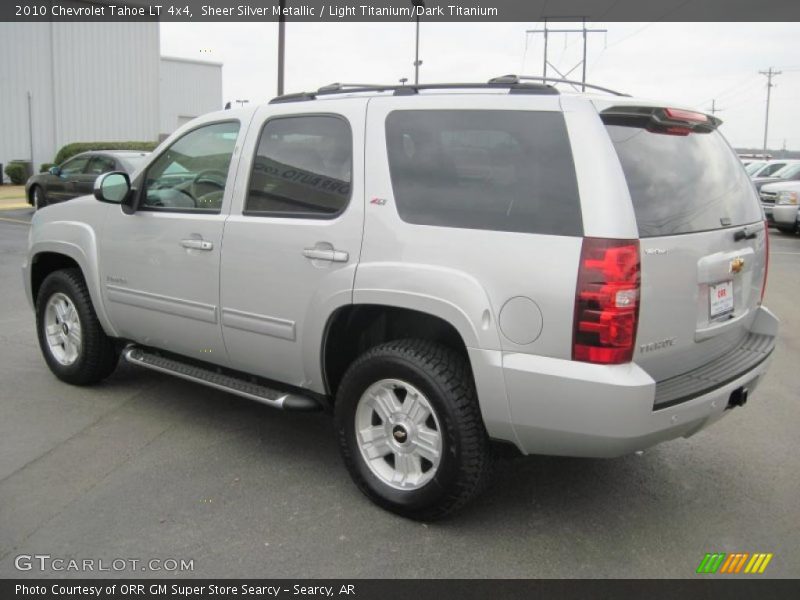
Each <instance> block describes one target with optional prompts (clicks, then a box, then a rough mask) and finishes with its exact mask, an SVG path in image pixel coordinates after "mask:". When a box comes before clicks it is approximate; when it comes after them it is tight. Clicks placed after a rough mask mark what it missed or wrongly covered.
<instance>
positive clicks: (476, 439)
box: [24, 77, 778, 520]
mask: <svg viewBox="0 0 800 600" xmlns="http://www.w3.org/2000/svg"><path fill="white" fill-rule="evenodd" d="M454 87H458V88H463V89H457V90H456V89H451V88H454ZM718 125H719V120H718V119H716V118H715V117H713V116H709V115H705V114H700V113H697V112H693V111H690V110H685V109H681V108H675V107H673V106H671V105H666V106H665V105H663V104H658V103H653V102H648V101H644V100H636V99H633V98H630V97H627V96H622V95H613V94H610V95H604V94H596V95H589V94H560V93H559V92H558V91H557V90H556V89H555V88H553V87H551V86H549V85H544V84H541V83H539V84H533V83H524V82H520V81H519V80H518V79H516V78H513V77H507V78H502V79H499V80H494V81H492V82H490V83H488V84H475V85H467V84H464V85H458V86H454V85H452V84H450V85H424V86H414V87H411V86H405V87H397V88H395V87H392V86H379V87H375V88H372V87H362V88H359V87H348V86H343V85H334V86H328V87H327V88H323V89H321V90H319V91H318V92H315V93H308V94H296V95H291V96H283V97H279V98H277V99H275V100H273V101H272V102H270V103H269V104H267V105H264V106H259V107H257V108H250V109H241V110H228V111H223V112H218V113H214V114H209V115H206V116H204V117H201V118H199V119H196V120H195V121H193V122H191V123H189V124H187V125H185V126H184V127H182V128H181V129H179V130H178V131H177V132H175V133H174V134H173V135H172V136H171V137H170V138H169V139H168V140H166V141H165V142H164V143H163V144H162V145H161V146H160V147H159V148H158V149H157V150H156V151H155V152H154V153H153V155H152V157H151V158H150V159H149V161H148V163H147V164H146V165H145V166H144V167H143V168H142V169H140V170H139V171H138V172H136V173H134V174H133V175H132V176H131V177H130V179H129V177H128V175H126V174H124V173H110V174H106V175H103V176H101V177H100V178H99V179H98V180H97V182H96V184H95V196H96V199H95V198H92V197H88V196H87V197H83V198H79V199H77V200H75V201H73V202H70V203H68V204H65V205H57V206H51V207H48V208H46V209H45V210H42V211H40V212H38V213H37V214H36V215H35V217H34V220H33V226H32V228H31V233H30V247H29V254H28V258H27V261H26V264H25V266H24V279H25V287H26V290H27V294H28V298H29V300H30V302H31V304H32V306H34V307H35V310H36V322H37V326H38V335H39V342H40V345H41V349H42V352H43V354H44V358H45V360H46V362H47V364H48V366H49V367H50V369H51V370H52V371H53V373H54V374H55V375H56V376H57V377H58V378H60V379H62V380H64V381H66V382H68V383H72V384H77V385H85V384H91V383H95V382H97V381H99V380H101V379H103V378H104V377H107V376H108V375H109V374H110V373H111V372H112V371H113V370H114V368H115V365H116V364H117V362H118V359H119V356H120V354H121V355H122V357H123V358H124V360H126V361H128V362H130V363H134V364H136V365H140V366H141V367H144V368H148V369H153V370H156V371H161V372H164V373H170V374H173V375H176V376H178V377H182V378H185V379H188V380H191V381H194V382H197V383H200V384H204V385H207V386H211V387H214V388H217V389H221V390H225V391H228V392H230V393H233V394H238V395H240V396H244V397H247V398H251V399H253V400H256V401H259V402H263V403H265V404H268V405H270V406H274V407H276V408H281V409H286V410H314V409H324V410H328V411H330V412H332V413H333V415H334V423H335V428H336V434H337V436H338V440H339V445H340V447H341V452H342V455H343V457H344V462H345V464H346V465H347V468H348V469H349V471H350V474H351V476H352V478H353V479H354V481H355V483H356V484H357V485H358V487H359V488H360V489H361V490H362V491H363V492H364V493H365V494H366V495H367V496H368V497H369V498H371V499H372V500H373V501H375V502H376V503H377V504H379V505H381V506H382V507H384V508H387V509H389V510H392V511H395V512H397V513H399V514H402V515H405V516H407V517H411V518H416V519H426V520H427V519H434V518H437V517H441V516H443V515H445V514H447V513H449V512H452V511H454V510H456V509H457V508H459V507H461V506H463V505H464V504H465V503H466V502H467V501H468V500H469V499H470V498H472V497H474V496H475V495H476V494H477V492H478V491H479V490H480V489H481V486H482V485H483V484H484V483H485V482H486V480H487V474H488V472H489V466H490V462H491V460H490V459H491V456H492V452H493V447H494V443H493V442H494V441H502V442H507V443H510V444H512V445H514V446H516V448H518V449H519V451H520V452H522V453H524V454H552V455H565V456H585V457H613V456H619V455H623V454H626V453H630V452H634V451H637V450H641V449H643V448H647V447H649V446H652V445H654V444H657V443H659V442H662V441H664V440H670V439H673V438H677V437H681V436H683V437H687V436H690V435H693V434H695V433H697V432H698V431H699V430H701V429H703V428H704V427H706V426H707V425H709V424H711V423H713V422H714V421H716V420H717V419H719V418H720V417H722V416H723V415H725V414H727V413H728V412H729V409H731V408H733V407H736V406H741V405H743V404H744V403H745V402H746V401H747V398H748V395H749V393H750V392H752V391H753V389H754V388H755V387H756V385H757V384H758V382H759V381H760V380H761V378H762V377H763V375H764V373H765V371H766V369H767V364H768V359H769V357H770V354H771V353H772V350H773V348H774V346H775V337H776V334H777V329H778V322H777V320H776V318H775V317H774V316H773V315H772V313H770V311H769V310H767V309H766V308H765V307H764V306H762V299H763V293H764V286H765V283H766V274H767V255H768V240H767V232H766V228H765V226H764V222H763V218H764V217H763V214H762V211H761V208H760V206H759V203H758V198H757V196H756V193H755V191H754V189H753V186H752V185H751V184H750V181H749V179H748V177H747V174H746V173H745V171H744V169H743V168H742V166H741V163H740V162H739V160H738V159H737V157H736V154H735V153H734V152H733V150H731V148H730V147H729V146H728V144H727V143H726V142H725V140H724V139H723V137H722V135H720V133H719V132H718V131H717V126H718ZM97 200H99V202H98V201H97Z"/></svg>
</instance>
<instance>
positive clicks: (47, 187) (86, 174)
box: [25, 150, 148, 210]
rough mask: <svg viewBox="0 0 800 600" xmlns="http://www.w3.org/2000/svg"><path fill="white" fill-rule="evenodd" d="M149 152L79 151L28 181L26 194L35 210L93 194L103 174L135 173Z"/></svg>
mask: <svg viewBox="0 0 800 600" xmlns="http://www.w3.org/2000/svg"><path fill="white" fill-rule="evenodd" d="M147 155H148V153H147V152H138V151H136V152H134V151H122V150H115V151H110V150H92V151H89V152H82V153H81V154H76V155H75V156H73V157H72V158H70V159H69V160H68V161H66V162H64V163H63V164H61V165H58V166H55V167H52V168H51V169H50V170H49V171H47V172H46V173H38V174H36V175H33V176H32V177H30V178H29V179H28V181H27V182H26V183H25V197H26V198H27V199H28V204H30V205H31V206H33V207H34V208H35V209H36V210H39V209H40V208H42V207H44V206H47V205H48V204H54V203H56V202H63V201H64V200H70V199H72V198H75V197H77V196H85V195H86V194H91V193H92V191H93V189H94V181H95V179H97V178H98V177H99V176H100V175H102V174H103V173H108V172H110V171H124V172H126V173H128V174H130V173H133V172H134V171H135V170H136V169H137V168H139V166H140V165H141V164H143V163H144V159H145V158H146V157H147Z"/></svg>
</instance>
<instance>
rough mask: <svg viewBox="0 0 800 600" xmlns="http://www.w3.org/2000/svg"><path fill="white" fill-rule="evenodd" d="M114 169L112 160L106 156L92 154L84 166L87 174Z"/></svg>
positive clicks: (100, 173)
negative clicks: (87, 163)
mask: <svg viewBox="0 0 800 600" xmlns="http://www.w3.org/2000/svg"><path fill="white" fill-rule="evenodd" d="M113 170H114V161H113V160H112V159H110V158H108V157H106V156H93V157H92V159H91V160H90V161H89V166H88V167H87V168H86V173H88V174H89V175H102V174H103V173H108V172H109V171H113Z"/></svg>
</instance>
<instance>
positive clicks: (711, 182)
mask: <svg viewBox="0 0 800 600" xmlns="http://www.w3.org/2000/svg"><path fill="white" fill-rule="evenodd" d="M606 128H607V129H608V133H609V135H610V136H611V141H612V142H614V147H615V148H616V150H617V155H618V156H619V159H620V162H621V163H622V170H623V171H624V172H625V178H626V179H627V181H628V189H629V190H630V193H631V199H632V200H633V209H634V212H635V213H636V221H637V223H638V226H639V235H641V236H642V237H649V236H660V235H672V234H678V233H691V232H694V231H707V230H711V229H720V228H721V227H728V226H734V225H743V224H745V223H753V222H755V221H759V220H761V219H762V216H761V209H760V207H759V204H758V201H757V199H756V195H755V192H754V191H753V185H752V183H751V181H750V178H749V177H748V176H747V174H746V173H745V171H744V169H742V166H741V164H740V163H739V159H738V158H737V157H736V154H735V153H734V152H733V150H731V148H730V147H729V146H728V144H727V143H726V142H725V140H724V139H723V137H722V136H721V135H720V134H719V133H718V132H716V131H713V132H710V133H690V134H689V135H669V134H666V133H657V132H654V131H650V130H648V129H646V128H645V127H642V126H639V125H634V124H631V125H626V124H622V122H620V123H619V124H613V125H610V124H607V125H606Z"/></svg>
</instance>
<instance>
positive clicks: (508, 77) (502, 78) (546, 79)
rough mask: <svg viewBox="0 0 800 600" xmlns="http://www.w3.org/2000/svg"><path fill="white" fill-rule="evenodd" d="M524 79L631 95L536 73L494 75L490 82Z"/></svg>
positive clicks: (512, 81)
mask: <svg viewBox="0 0 800 600" xmlns="http://www.w3.org/2000/svg"><path fill="white" fill-rule="evenodd" d="M523 81H540V82H542V83H548V82H549V83H568V84H570V85H573V86H575V85H580V86H582V87H585V88H590V89H593V90H598V91H601V92H606V93H607V94H612V95H614V96H630V94H625V93H623V92H618V91H616V90H612V89H610V88H606V87H601V86H599V85H594V84H591V83H584V82H583V81H575V80H573V79H556V78H555V77H541V76H538V77H537V76H535V75H501V76H500V77H494V78H493V79H490V80H489V82H490V83H492V82H494V83H505V84H513V83H515V82H516V83H521V82H523Z"/></svg>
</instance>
